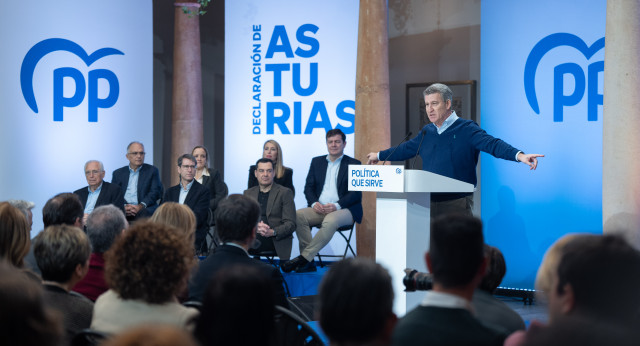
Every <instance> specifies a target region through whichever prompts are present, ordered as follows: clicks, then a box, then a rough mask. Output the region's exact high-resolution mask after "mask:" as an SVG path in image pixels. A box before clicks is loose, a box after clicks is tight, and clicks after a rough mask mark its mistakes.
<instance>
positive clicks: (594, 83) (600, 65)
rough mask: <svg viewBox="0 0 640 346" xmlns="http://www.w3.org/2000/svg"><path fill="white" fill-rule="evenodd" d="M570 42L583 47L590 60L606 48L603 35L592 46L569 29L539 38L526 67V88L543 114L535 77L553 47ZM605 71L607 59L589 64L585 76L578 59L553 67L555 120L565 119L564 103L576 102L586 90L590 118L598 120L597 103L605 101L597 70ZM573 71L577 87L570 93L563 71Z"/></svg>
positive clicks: (579, 49)
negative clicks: (599, 86)
mask: <svg viewBox="0 0 640 346" xmlns="http://www.w3.org/2000/svg"><path fill="white" fill-rule="evenodd" d="M561 46H569V47H573V48H575V49H577V50H578V51H580V52H581V53H582V54H583V55H584V56H585V58H587V60H589V59H591V57H592V56H593V55H594V54H595V53H597V52H598V51H600V50H601V49H603V48H604V37H602V38H601V39H599V40H597V41H596V42H594V43H593V44H592V45H591V46H587V44H586V43H585V42H584V41H583V40H582V39H581V38H580V37H578V36H576V35H573V34H568V33H556V34H551V35H549V36H547V37H545V38H543V39H542V40H540V42H538V43H537V44H536V45H535V46H534V47H533V49H532V50H531V53H529V57H528V58H527V62H526V64H525V67H524V91H525V94H526V96H527V101H529V105H530V106H531V109H533V111H534V112H536V114H540V107H539V106H538V99H537V98H536V87H535V77H536V70H537V68H538V64H539V63H540V61H541V60H542V58H543V57H544V56H545V54H547V53H548V52H549V51H550V50H552V49H554V48H557V47H561ZM603 71H604V61H595V62H592V63H591V64H589V67H588V70H587V73H586V78H585V72H584V70H583V69H582V67H581V66H580V65H578V64H576V63H572V62H567V63H564V64H560V65H558V66H556V67H555V68H554V70H553V121H554V122H561V121H563V111H564V107H571V106H575V105H577V104H578V103H579V102H580V101H581V100H582V99H583V97H584V94H585V89H586V94H587V120H588V121H597V120H598V106H601V105H602V103H603V96H602V94H599V93H598V74H599V73H601V72H603ZM567 74H568V75H572V76H573V78H574V80H575V88H574V90H573V93H571V94H570V95H565V94H564V75H567Z"/></svg>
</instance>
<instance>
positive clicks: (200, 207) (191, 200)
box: [162, 154, 210, 253]
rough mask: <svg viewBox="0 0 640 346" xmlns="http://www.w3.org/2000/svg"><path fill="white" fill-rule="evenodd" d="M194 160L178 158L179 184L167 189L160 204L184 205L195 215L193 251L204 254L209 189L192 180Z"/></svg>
mask: <svg viewBox="0 0 640 346" xmlns="http://www.w3.org/2000/svg"><path fill="white" fill-rule="evenodd" d="M196 164H197V163H196V158H195V157H193V155H191V154H184V155H182V156H180V157H179V158H178V174H179V175H180V183H179V184H178V185H176V186H172V187H170V188H168V189H167V192H166V193H165V194H164V198H163V199H162V203H164V202H176V203H180V204H186V205H188V206H189V208H191V210H193V213H194V214H195V215H196V223H197V225H196V240H195V244H194V246H195V249H196V251H197V252H198V253H205V252H206V248H207V241H206V238H207V227H208V226H207V218H208V217H209V199H210V197H209V189H207V188H206V187H204V186H202V184H200V183H199V182H197V181H196V180H195V179H194V178H195V175H196Z"/></svg>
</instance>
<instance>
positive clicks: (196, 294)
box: [189, 195, 288, 308]
mask: <svg viewBox="0 0 640 346" xmlns="http://www.w3.org/2000/svg"><path fill="white" fill-rule="evenodd" d="M259 219H260V206H259V205H258V203H257V202H256V201H254V200H253V199H251V198H249V197H246V196H243V195H231V196H229V197H228V198H225V199H223V200H222V201H221V202H220V203H219V204H218V208H217V209H216V231H217V232H218V236H219V237H220V240H222V242H223V244H222V246H219V247H217V248H216V249H215V252H214V253H213V254H211V255H210V256H209V257H207V258H206V259H205V260H204V261H202V262H200V267H199V268H198V272H197V273H196V275H195V276H194V278H193V280H191V283H190V285H189V300H195V301H202V297H203V294H204V292H205V289H206V287H207V285H208V284H209V281H210V280H211V278H212V277H213V276H214V275H215V274H216V273H218V272H219V271H220V270H221V269H223V268H229V267H231V266H234V265H245V266H249V267H253V268H256V269H258V270H259V271H260V272H263V273H265V274H267V275H269V277H270V278H271V281H272V283H273V288H274V293H275V303H276V304H277V305H281V306H284V307H285V308H288V303H287V298H286V296H285V293H284V288H283V281H284V279H283V278H282V274H281V273H280V271H279V270H278V269H277V268H274V267H273V266H270V265H268V264H266V263H264V262H261V261H258V260H255V259H253V258H251V257H249V254H248V252H247V251H248V250H249V246H251V244H253V242H254V241H255V239H256V231H257V229H258V220H259ZM256 294H260V292H256Z"/></svg>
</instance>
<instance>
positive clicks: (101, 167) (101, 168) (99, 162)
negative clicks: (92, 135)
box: [84, 160, 104, 172]
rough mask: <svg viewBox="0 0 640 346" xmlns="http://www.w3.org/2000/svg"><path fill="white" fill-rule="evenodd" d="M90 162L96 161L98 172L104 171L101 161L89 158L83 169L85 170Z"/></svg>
mask: <svg viewBox="0 0 640 346" xmlns="http://www.w3.org/2000/svg"><path fill="white" fill-rule="evenodd" d="M91 162H97V163H98V164H99V165H100V172H104V165H103V164H102V162H101V161H98V160H89V161H87V162H86V163H85V164H84V170H85V171H86V170H87V166H88V165H89V164H90V163H91Z"/></svg>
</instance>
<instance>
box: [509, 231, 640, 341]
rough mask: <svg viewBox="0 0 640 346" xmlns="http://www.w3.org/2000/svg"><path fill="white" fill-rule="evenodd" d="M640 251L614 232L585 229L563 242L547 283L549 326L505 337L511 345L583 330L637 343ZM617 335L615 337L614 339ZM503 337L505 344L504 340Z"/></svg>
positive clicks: (595, 336)
mask: <svg viewBox="0 0 640 346" xmlns="http://www.w3.org/2000/svg"><path fill="white" fill-rule="evenodd" d="M638 292H640V253H639V252H638V251H636V250H635V249H633V248H632V247H631V246H630V245H629V244H628V243H627V242H626V241H625V240H624V239H623V238H622V237H620V236H616V235H604V236H599V235H583V236H579V237H575V238H573V239H571V240H570V241H569V242H567V243H566V245H564V247H563V249H562V255H561V258H560V262H559V264H558V266H557V270H556V271H555V272H554V275H553V276H552V278H551V286H550V289H549V291H548V292H545V295H546V296H547V299H548V303H549V326H542V325H540V324H537V325H532V327H531V328H529V330H528V331H527V333H526V334H525V337H524V339H525V340H522V338H521V336H522V334H514V335H512V336H510V337H509V338H508V339H507V343H509V345H520V344H524V343H527V342H528V340H536V339H537V340H544V339H545V338H546V339H553V335H554V334H556V333H558V338H562V340H566V338H567V337H569V338H571V337H570V334H587V335H588V336H589V339H591V340H599V341H600V342H605V344H611V345H620V344H634V345H638V344H640V338H639V334H638V332H637V327H636V326H637V324H638V322H639V320H638V318H639V316H638V313H639V312H640V295H638ZM614 337H615V339H614ZM507 343H505V344H507Z"/></svg>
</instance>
